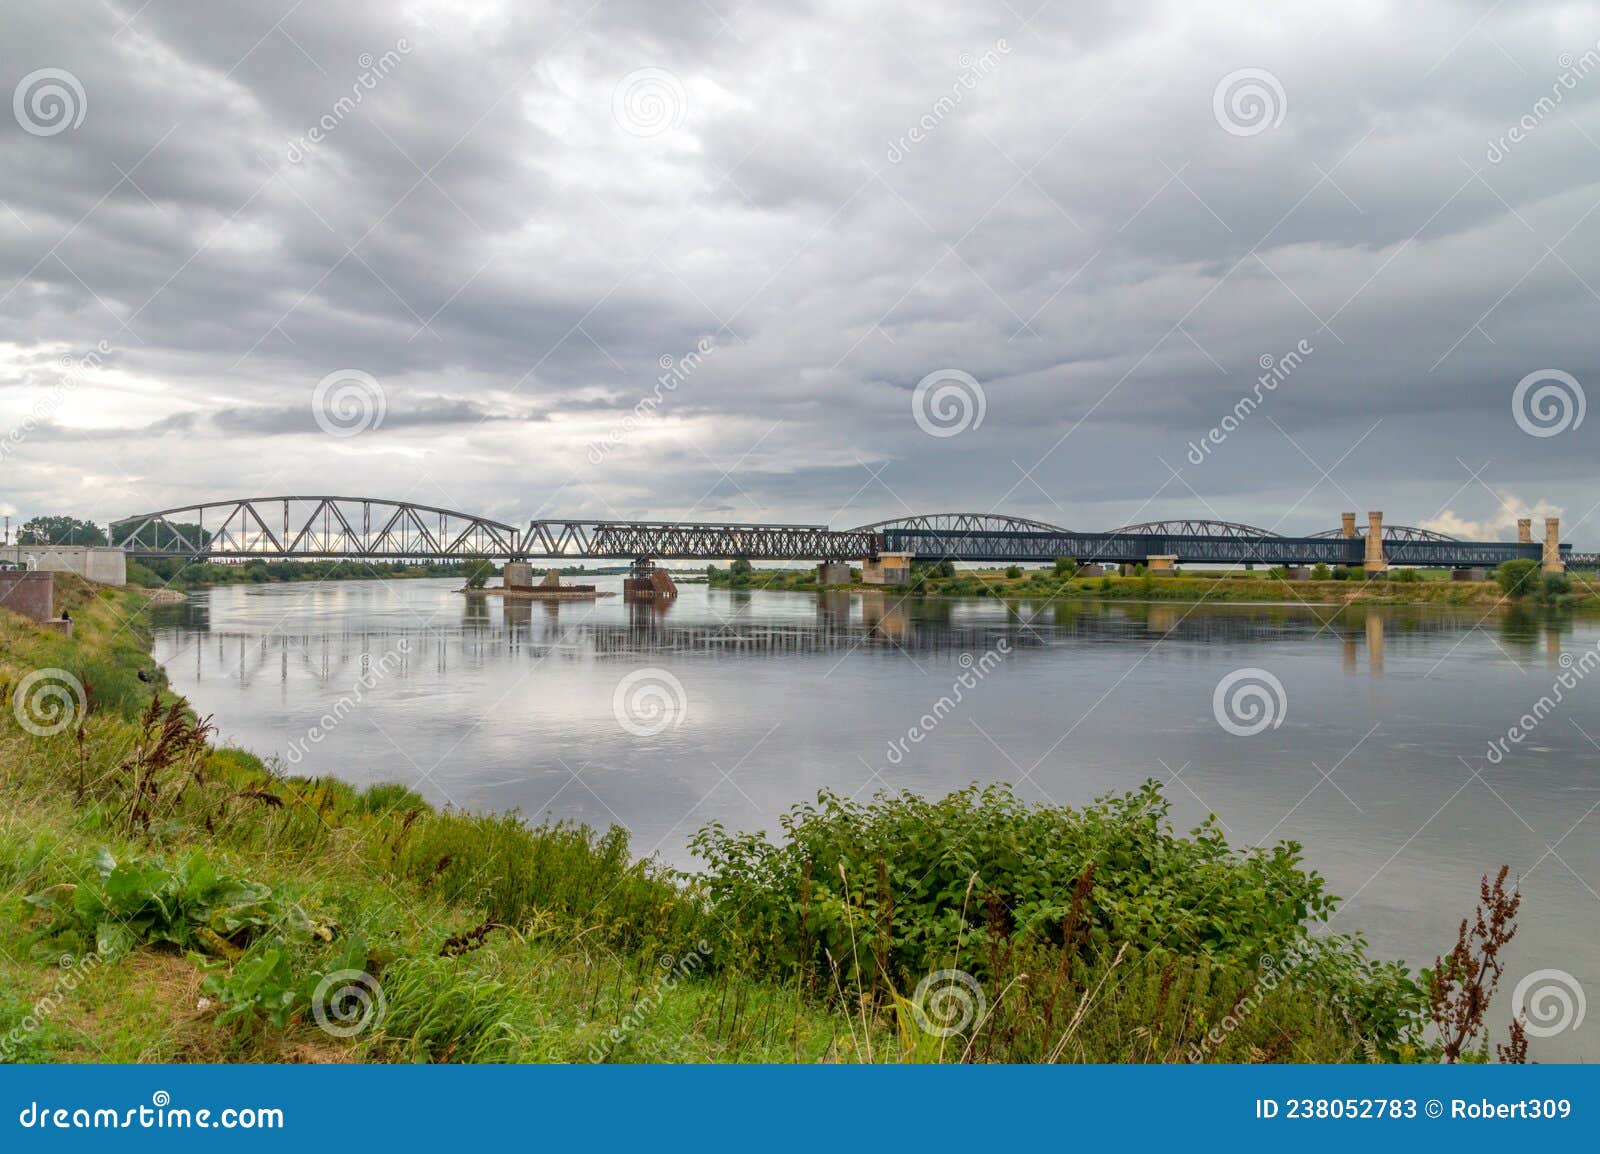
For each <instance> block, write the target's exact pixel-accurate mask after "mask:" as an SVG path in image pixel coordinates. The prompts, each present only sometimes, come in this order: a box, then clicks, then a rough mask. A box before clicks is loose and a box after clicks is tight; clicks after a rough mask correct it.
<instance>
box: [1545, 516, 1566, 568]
mask: <svg viewBox="0 0 1600 1154" xmlns="http://www.w3.org/2000/svg"><path fill="white" fill-rule="evenodd" d="M1542 568H1543V569H1544V571H1545V572H1546V573H1565V572H1566V570H1567V564H1566V562H1565V561H1563V560H1561V518H1560V517H1546V518H1545V519H1544V564H1543V566H1542Z"/></svg>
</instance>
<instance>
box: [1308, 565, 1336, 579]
mask: <svg viewBox="0 0 1600 1154" xmlns="http://www.w3.org/2000/svg"><path fill="white" fill-rule="evenodd" d="M1332 572H1333V571H1332V570H1330V569H1329V568H1328V567H1327V566H1326V565H1324V564H1323V563H1322V562H1321V561H1318V562H1317V563H1316V564H1315V565H1313V566H1311V579H1312V580H1313V581H1326V580H1327V579H1328V578H1329V577H1330V576H1332Z"/></svg>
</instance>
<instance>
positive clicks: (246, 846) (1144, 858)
mask: <svg viewBox="0 0 1600 1154" xmlns="http://www.w3.org/2000/svg"><path fill="white" fill-rule="evenodd" d="M58 600H59V601H60V602H61V605H58V608H59V607H67V608H70V609H71V611H72V616H73V619H74V622H75V624H76V630H77V633H76V636H75V637H74V638H72V639H67V638H64V637H61V636H59V635H57V634H54V633H50V632H47V631H45V630H42V629H40V628H38V627H36V626H34V625H32V624H31V623H29V622H26V621H24V620H22V619H21V618H17V617H14V616H12V615H9V614H5V613H3V612H0V697H3V698H4V708H3V710H0V1056H4V1057H5V1058H8V1059H10V1060H23V1061H145V1062H154V1061H196V1060H240V1061H410V1060H421V1061H453V1062H461V1061H546V1060H556V1061H561V1060H567V1061H586V1060H609V1061H635V1060H661V1061H726V1060H739V1061H774V1062H790V1061H805V1062H810V1061H940V1060H943V1061H959V1060H984V1061H987V1060H995V1061H1000V1060H1018V1061H1037V1060H1053V1061H1189V1060H1223V1061H1367V1060H1434V1059H1435V1058H1436V1057H1437V1056H1438V1053H1439V1051H1438V1049H1437V1046H1436V1045H1435V1044H1433V1043H1430V1042H1429V1041H1428V1038H1429V1036H1430V1035H1429V1032H1428V1029H1427V1026H1426V1023H1427V1019H1428V1016H1429V1012H1428V1005H1427V998H1426V996H1425V994H1424V991H1423V986H1422V985H1421V984H1420V979H1419V976H1418V975H1414V974H1409V973H1407V972H1406V971H1405V970H1404V969H1402V968H1401V967H1399V966H1397V965H1393V964H1386V963H1381V962H1377V961H1374V960H1372V959H1370V958H1369V957H1368V956H1367V953H1366V950H1365V947H1364V945H1363V943H1362V942H1361V941H1360V939H1359V938H1353V937H1348V936H1339V935H1326V934H1325V935H1318V936H1316V937H1313V936H1312V935H1311V934H1310V932H1309V931H1310V930H1311V929H1313V928H1314V927H1316V926H1317V925H1318V924H1319V923H1321V922H1322V921H1324V920H1325V919H1326V918H1327V917H1328V916H1329V915H1330V913H1331V912H1332V911H1333V909H1334V907H1335V899H1333V898H1332V897H1330V896H1329V895H1328V894H1327V893H1326V892H1325V890H1324V887H1323V883H1322V880H1321V879H1320V878H1319V877H1318V876H1317V875H1316V874H1314V873H1312V872H1310V871H1308V870H1307V869H1305V867H1304V866H1303V865H1302V863H1301V861H1300V855H1299V850H1298V847H1297V846H1295V845H1293V844H1292V843H1282V844H1279V845H1276V846H1271V847H1265V848H1261V849H1257V850H1252V851H1248V852H1240V851H1234V850H1232V849H1230V848H1229V847H1228V846H1227V844H1226V843H1225V841H1224V839H1223V837H1222V835H1221V834H1220V832H1219V831H1218V829H1217V827H1216V826H1215V825H1212V824H1208V825H1206V826H1204V827H1202V828H1201V829H1199V830H1197V831H1194V832H1193V833H1192V834H1190V835H1188V836H1179V835H1177V834H1176V833H1174V831H1173V830H1172V829H1171V828H1170V826H1169V825H1168V822H1167V809H1166V804H1165V802H1164V800H1163V799H1162V798H1161V796H1160V794H1159V792H1158V791H1157V790H1156V789H1155V787H1154V786H1148V787H1146V788H1145V789H1143V790H1140V791H1136V792H1134V793H1132V794H1129V795H1126V796H1122V797H1114V798H1107V799H1104V800H1103V801H1102V802H1100V803H1098V804H1096V805H1094V806H1091V807H1087V808H1084V809H1064V808H1054V807H1039V806H1029V805H1024V804H1023V803H1021V802H1019V801H1017V800H1016V799H1015V798H1014V797H1013V796H1011V795H1010V794H1009V793H1008V792H1007V791H1005V790H1003V789H998V788H996V789H989V790H984V791H977V790H969V791H964V792H962V793H958V794H955V795H952V796H951V797H948V798H945V799H943V800H939V801H927V800H921V799H914V798H893V799H891V798H880V799H877V800H875V801H873V802H872V803H869V804H861V803H856V802H851V801H846V800H843V799H839V798H834V797H831V796H827V795H824V796H823V797H822V798H820V799H819V800H818V802H817V803H815V804H812V805H807V806H802V807H798V808H797V809H796V810H794V811H793V812H792V813H791V814H790V815H789V816H788V817H787V818H786V819H785V820H784V822H783V827H784V828H783V831H782V832H783V834H784V835H785V836H784V838H783V840H781V841H774V840H771V839H769V838H766V837H764V836H760V835H752V836H745V835H735V834H730V833H727V832H724V831H722V830H721V829H719V828H716V827H710V828H707V829H705V830H703V831H701V833H700V834H699V835H698V836H697V838H696V848H697V849H698V851H699V853H700V855H701V857H702V858H703V859H704V860H705V861H706V862H707V863H708V864H707V867H706V869H705V870H704V871H703V872H700V873H697V874H693V875H683V874H677V873H674V872H672V871H669V870H667V869H666V868H665V867H663V866H661V865H660V864H659V863H656V862H654V861H650V860H643V861H641V860H636V859H635V857H634V856H633V853H632V852H631V850H630V847H629V845H628V842H627V838H626V836H625V834H624V833H623V832H622V831H620V830H615V829H613V830H611V831H608V832H606V833H599V832H596V831H593V830H590V829H587V828H583V827H576V826H570V825H545V826H538V827H530V826H528V825H525V824H523V823H522V822H520V821H519V820H518V819H517V818H516V817H515V816H514V815H474V814H466V813H460V812H454V811H440V810H437V809H434V808H432V807H430V806H428V805H426V804H425V803H423V802H422V801H421V799H420V798H418V797H417V796H416V795H414V794H412V793H411V792H409V791H408V790H407V789H405V788H403V787H402V786H400V785H387V786H374V787H372V788H370V789H367V790H364V791H357V790H355V789H354V788H352V787H350V786H347V785H344V784H342V783H340V782H336V781H331V780H326V779H322V780H306V779H297V778H291V777H287V776H284V775H283V774H281V773H280V772H277V771H276V769H275V767H271V766H267V765H264V764H263V763H262V762H261V761H260V760H258V759H257V758H255V757H254V756H252V755H251V754H249V753H246V752H244V751H240V750H236V749H226V748H217V747H215V746H213V745H212V744H211V743H210V740H209V733H208V732H207V730H206V728H205V726H204V725H203V724H201V723H199V722H197V720H196V719H195V718H194V717H193V716H192V715H191V714H190V713H189V712H188V711H187V709H186V708H185V706H184V704H183V703H182V702H181V701H180V700H178V699H176V698H175V697H174V696H173V695H172V694H171V693H170V691H168V690H166V689H165V687H164V678H163V676H162V673H161V671H160V670H159V669H157V668H154V667H153V666H152V664H151V662H150V660H149V657H148V651H147V638H146V635H145V632H144V624H143V620H142V605H143V595H141V593H140V592H138V591H137V590H132V589H128V590H95V589H91V588H90V587H88V586H86V585H84V584H83V583H81V582H78V581H76V580H74V579H71V578H65V579H61V580H59V581H58ZM141 673H142V674H143V677H141V676H140V674H141ZM51 686H54V687H56V691H57V692H58V696H56V697H55V698H51V697H50V696H49V691H50V687H51ZM52 703H53V704H54V706H55V707H57V708H58V709H59V710H61V712H52ZM52 730H57V731H56V732H51V731H52ZM1485 864H1486V865H1488V864H1491V863H1485ZM1469 897H1470V895H1464V898H1469ZM1463 912H1466V911H1465V910H1463ZM1449 944H1450V943H1440V946H1441V949H1443V948H1445V947H1448V946H1449ZM956 971H959V973H956ZM948 1026H953V1027H955V1029H954V1030H953V1031H951V1032H946V1027H948Z"/></svg>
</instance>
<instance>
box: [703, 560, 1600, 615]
mask: <svg viewBox="0 0 1600 1154" xmlns="http://www.w3.org/2000/svg"><path fill="white" fill-rule="evenodd" d="M1401 573H1403V574H1405V575H1406V576H1405V577H1404V578H1400V579H1395V580H1387V581H1368V580H1365V579H1364V578H1361V577H1359V576H1357V577H1355V578H1353V579H1347V580H1343V581H1335V580H1331V579H1330V580H1327V581H1312V580H1306V581H1291V580H1288V579H1285V578H1282V577H1277V576H1273V575H1272V574H1271V573H1270V572H1268V571H1266V570H1258V571H1247V572H1223V571H1217V572H1197V571H1190V572H1187V573H1185V572H1182V571H1179V572H1178V573H1177V574H1176V575H1170V576H1169V575H1165V574H1162V575H1157V574H1142V575H1139V576H1128V577H1123V576H1101V575H1099V574H1095V575H1094V576H1077V577H1071V578H1067V577H1062V576H1059V575H1057V574H1056V573H1055V571H1054V570H1052V569H1025V570H1023V571H1022V573H1021V576H1018V577H1008V576H1006V574H1005V572H1004V571H1002V570H982V569H970V570H958V571H957V573H956V574H955V575H954V576H951V577H936V576H931V575H923V576H921V577H920V578H919V579H916V580H914V581H913V582H912V584H911V585H909V586H882V585H863V584H861V583H860V582H856V583H854V584H851V585H848V586H831V587H830V588H835V589H850V590H855V591H858V592H859V591H863V590H877V591H879V592H882V593H887V594H892V595H894V596H917V597H995V598H1004V599H1016V600H1039V601H1180V602H1196V601H1204V602H1278V603H1284V604H1306V605H1347V604H1353V605H1437V606H1443V607H1449V606H1463V607H1465V606H1476V607H1482V608H1488V607H1492V606H1495V605H1499V604H1504V603H1506V600H1507V599H1506V597H1505V595H1504V593H1503V591H1502V590H1501V588H1500V586H1499V585H1497V584H1496V583H1495V582H1494V581H1492V580H1491V581H1452V580H1450V578H1449V574H1448V572H1446V571H1443V570H1437V571H1435V570H1423V569H1406V570H1396V574H1401ZM1413 574H1415V575H1416V576H1415V577H1414V578H1413V577H1412V576H1411V575H1413ZM1573 576H1574V581H1573V583H1572V591H1571V592H1570V593H1569V594H1564V595H1562V596H1561V597H1560V599H1559V604H1560V605H1561V606H1562V607H1569V606H1571V607H1588V606H1600V585H1596V583H1595V582H1594V581H1593V580H1591V579H1589V578H1588V576H1587V575H1579V574H1574V575H1573ZM1580 576H1583V577H1584V579H1583V580H1578V579H1577V578H1578V577H1580ZM710 584H711V586H712V587H713V588H718V589H760V590H768V591H776V592H792V593H811V592H818V591H821V590H822V589H823V588H824V587H823V586H821V585H819V584H818V583H817V574H816V570H814V569H756V570H753V571H752V572H750V573H745V574H734V573H731V572H729V571H728V570H725V569H713V570H712V571H711V573H710Z"/></svg>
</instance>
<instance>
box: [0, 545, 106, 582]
mask: <svg viewBox="0 0 1600 1154" xmlns="http://www.w3.org/2000/svg"><path fill="white" fill-rule="evenodd" d="M0 561H3V562H9V563H11V564H15V565H22V566H25V567H29V568H32V569H37V570H40V571H42V572H47V573H76V574H77V575H78V576H79V577H86V578H88V579H89V580H90V581H95V582H98V583H99V584H101V585H126V584H127V583H128V558H127V554H125V553H124V552H123V551H122V550H121V549H113V548H110V547H109V546H105V545H0Z"/></svg>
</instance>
